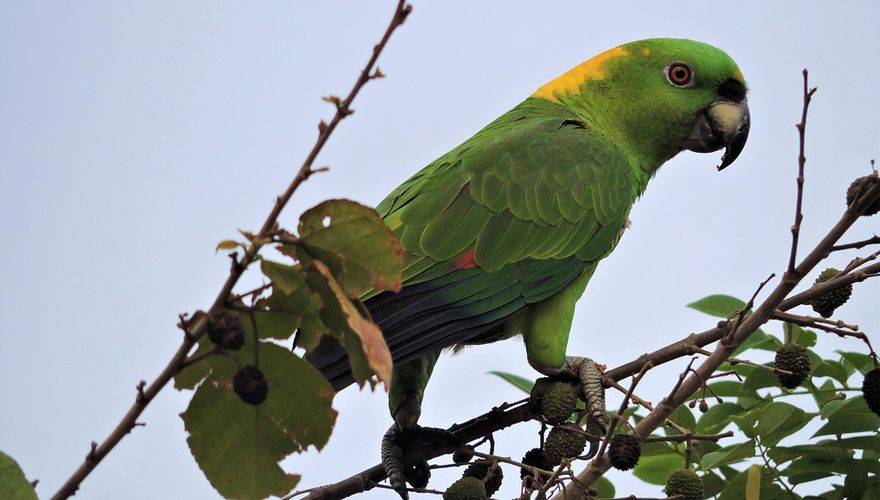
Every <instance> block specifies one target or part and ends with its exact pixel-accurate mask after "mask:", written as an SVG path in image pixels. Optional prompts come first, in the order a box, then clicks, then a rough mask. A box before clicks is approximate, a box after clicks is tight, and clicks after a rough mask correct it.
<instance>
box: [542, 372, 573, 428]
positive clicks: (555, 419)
mask: <svg viewBox="0 0 880 500" xmlns="http://www.w3.org/2000/svg"><path fill="white" fill-rule="evenodd" d="M576 406H577V393H576V392H575V391H574V388H573V387H572V386H571V384H569V383H568V382H554V383H553V384H552V385H550V386H549V387H547V389H546V390H545V391H544V394H543V395H542V396H541V415H543V416H544V420H545V421H546V422H547V423H548V424H550V425H559V424H561V423H563V422H565V421H566V420H568V417H570V416H571V414H572V413H574V410H575V408H576Z"/></svg>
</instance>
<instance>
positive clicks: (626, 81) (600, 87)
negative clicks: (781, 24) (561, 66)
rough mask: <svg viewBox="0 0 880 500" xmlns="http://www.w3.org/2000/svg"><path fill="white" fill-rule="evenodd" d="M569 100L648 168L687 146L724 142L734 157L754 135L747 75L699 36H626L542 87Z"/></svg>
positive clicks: (548, 95) (542, 94)
mask: <svg viewBox="0 0 880 500" xmlns="http://www.w3.org/2000/svg"><path fill="white" fill-rule="evenodd" d="M533 97H537V98H544V99H548V100H551V101H554V102H557V103H559V104H562V105H564V106H567V107H569V108H570V109H572V110H573V111H574V112H576V113H578V114H579V115H581V116H583V117H584V119H585V120H586V121H587V123H588V124H590V123H591V124H592V125H593V126H596V127H598V128H601V129H604V130H606V131H607V133H608V135H609V136H610V137H611V138H612V139H613V140H615V141H617V142H619V143H620V145H621V146H622V147H623V148H625V149H628V150H630V151H631V152H632V153H634V155H635V156H636V157H637V158H639V160H640V163H641V166H642V168H643V169H644V170H646V171H653V170H656V169H657V167H659V166H660V165H661V164H663V163H664V162H666V161H667V160H669V159H670V158H672V157H673V156H675V155H676V154H677V153H678V152H679V151H681V150H683V149H687V150H690V151H696V152H700V153H707V152H711V151H718V150H720V149H722V148H724V149H725V152H724V156H723V157H722V158H721V164H720V165H719V166H718V169H719V170H721V169H723V168H725V167H726V166H728V165H730V164H731V163H733V161H734V160H735V159H736V158H737V157H738V156H739V154H740V152H741V151H742V149H743V147H744V146H745V143H746V139H747V138H748V135H749V107H748V104H747V101H746V85H745V81H744V79H743V75H742V73H741V72H740V70H739V68H738V67H737V65H736V63H735V62H733V59H731V58H730V56H728V55H727V54H726V53H724V52H723V51H721V50H719V49H717V48H715V47H713V46H711V45H707V44H705V43H700V42H695V41H692V40H683V39H671V38H654V39H649V40H640V41H636V42H631V43H627V44H625V45H621V46H619V47H616V48H614V49H611V50H608V51H606V52H603V53H602V54H599V55H597V56H595V57H593V58H592V59H589V60H588V61H586V62H584V63H582V64H580V65H578V66H576V67H575V68H573V69H572V70H571V71H569V72H568V73H566V74H564V75H562V76H560V77H559V78H556V79H555V80H553V81H551V82H550V83H548V84H546V85H544V86H543V87H541V88H540V89H538V91H536V92H535V94H534V95H533Z"/></svg>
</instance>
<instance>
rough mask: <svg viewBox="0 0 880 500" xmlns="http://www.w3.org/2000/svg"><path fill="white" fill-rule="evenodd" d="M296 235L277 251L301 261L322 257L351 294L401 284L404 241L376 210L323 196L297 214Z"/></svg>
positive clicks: (353, 296) (391, 287) (397, 287)
mask: <svg viewBox="0 0 880 500" xmlns="http://www.w3.org/2000/svg"><path fill="white" fill-rule="evenodd" d="M299 236H300V237H299V240H297V243H296V244H295V245H284V246H283V247H282V251H283V252H284V253H287V254H289V255H294V256H296V257H297V258H298V259H299V260H301V261H302V262H305V263H308V262H310V261H311V260H313V259H317V260H320V261H322V262H324V263H325V264H326V265H327V267H328V269H329V270H330V271H331V273H332V276H333V277H334V279H336V280H337V281H338V282H339V284H340V285H341V286H342V288H343V290H345V293H346V294H347V295H348V296H349V297H352V298H355V297H359V296H361V295H362V294H363V293H365V292H367V291H370V290H394V291H398V290H400V286H401V272H402V270H403V261H404V251H403V245H401V244H400V240H398V239H397V236H395V235H394V233H393V232H392V231H391V229H389V228H388V226H387V225H385V222H383V221H382V219H381V218H380V217H379V214H377V213H376V211H375V210H373V209H372V208H369V207H367V206H364V205H361V204H359V203H355V202H353V201H351V200H328V201H325V202H323V203H321V204H319V205H317V206H316V207H314V208H311V209H309V210H307V211H306V212H305V213H303V214H302V216H301V217H300V223H299Z"/></svg>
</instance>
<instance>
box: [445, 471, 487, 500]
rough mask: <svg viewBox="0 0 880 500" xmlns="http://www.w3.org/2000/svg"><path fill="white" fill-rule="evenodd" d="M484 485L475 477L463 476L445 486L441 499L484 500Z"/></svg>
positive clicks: (485, 496)
mask: <svg viewBox="0 0 880 500" xmlns="http://www.w3.org/2000/svg"><path fill="white" fill-rule="evenodd" d="M487 498H489V497H488V496H487V495H486V487H485V486H483V482H482V481H480V480H479V479H477V478H475V477H470V476H467V477H463V478H461V479H459V480H458V481H456V482H454V483H452V484H451V485H449V488H446V493H443V500H486V499H487Z"/></svg>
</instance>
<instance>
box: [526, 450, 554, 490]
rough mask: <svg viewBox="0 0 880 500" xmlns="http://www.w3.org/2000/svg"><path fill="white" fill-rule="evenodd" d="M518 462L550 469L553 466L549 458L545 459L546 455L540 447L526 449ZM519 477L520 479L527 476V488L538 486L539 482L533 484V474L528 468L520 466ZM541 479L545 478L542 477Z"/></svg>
mask: <svg viewBox="0 0 880 500" xmlns="http://www.w3.org/2000/svg"><path fill="white" fill-rule="evenodd" d="M520 462H522V463H524V464H526V465H531V466H532V467H537V468H539V469H543V470H550V469H552V468H553V465H552V464H551V463H550V461H549V460H547V455H545V454H544V450H542V449H541V448H532V449H531V450H529V451H527V452H526V454H525V456H523V458H522V460H520ZM519 477H520V479H525V478H529V482H528V484H527V486H528V487H529V488H538V487H540V485H539V484H535V480H534V478H535V475H534V474H533V473H532V471H531V470H529V469H526V468H520V470H519ZM543 479H547V478H546V477H544V478H543Z"/></svg>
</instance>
